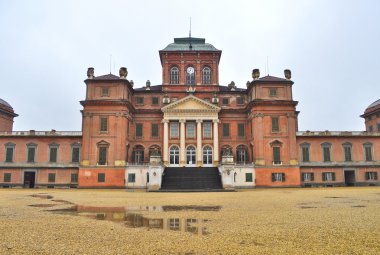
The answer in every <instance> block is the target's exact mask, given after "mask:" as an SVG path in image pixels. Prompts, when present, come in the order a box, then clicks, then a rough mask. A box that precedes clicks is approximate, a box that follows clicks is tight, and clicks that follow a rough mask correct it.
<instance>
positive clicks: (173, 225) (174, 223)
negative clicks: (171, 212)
mask: <svg viewBox="0 0 380 255" xmlns="http://www.w3.org/2000/svg"><path fill="white" fill-rule="evenodd" d="M169 229H170V230H175V231H178V230H180V224H179V218H173V219H169Z"/></svg>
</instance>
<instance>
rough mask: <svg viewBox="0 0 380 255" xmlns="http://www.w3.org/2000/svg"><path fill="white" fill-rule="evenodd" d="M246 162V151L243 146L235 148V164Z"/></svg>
mask: <svg viewBox="0 0 380 255" xmlns="http://www.w3.org/2000/svg"><path fill="white" fill-rule="evenodd" d="M247 161H248V150H247V147H246V146H244V145H239V146H238V147H237V148H236V163H238V164H245V163H247Z"/></svg>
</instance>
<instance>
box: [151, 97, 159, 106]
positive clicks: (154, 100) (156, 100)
mask: <svg viewBox="0 0 380 255" xmlns="http://www.w3.org/2000/svg"><path fill="white" fill-rule="evenodd" d="M158 102H159V100H158V97H152V105H158Z"/></svg>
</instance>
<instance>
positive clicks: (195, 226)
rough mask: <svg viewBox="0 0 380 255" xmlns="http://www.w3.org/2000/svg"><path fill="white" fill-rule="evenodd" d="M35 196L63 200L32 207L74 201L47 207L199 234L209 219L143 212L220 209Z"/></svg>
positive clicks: (132, 225) (128, 224) (133, 225)
mask: <svg viewBox="0 0 380 255" xmlns="http://www.w3.org/2000/svg"><path fill="white" fill-rule="evenodd" d="M31 196H32V197H38V198H42V199H51V201H53V202H56V203H60V204H33V205H29V206H32V207H54V206H58V205H62V204H67V205H72V206H70V207H67V208H62V209H49V210H46V211H48V212H51V213H58V214H66V215H72V216H81V217H86V218H91V219H95V220H107V221H113V222H119V223H122V224H124V225H125V226H126V227H130V228H146V229H147V230H149V229H162V230H171V231H183V232H190V233H193V234H197V235H207V234H209V232H208V231H207V227H206V224H207V223H208V222H210V220H209V219H197V218H180V217H172V218H168V217H163V218H156V217H145V216H144V215H143V212H181V211H182V212H183V211H202V212H207V211H210V212H217V211H220V210H221V209H222V207H221V206H201V205H164V206H119V207H117V206H116V207H106V206H84V205H75V204H73V203H71V202H70V201H67V200H60V199H53V196H51V195H49V194H47V193H39V194H33V195H31Z"/></svg>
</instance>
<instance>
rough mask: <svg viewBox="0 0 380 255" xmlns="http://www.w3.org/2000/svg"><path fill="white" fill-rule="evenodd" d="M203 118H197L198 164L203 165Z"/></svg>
mask: <svg viewBox="0 0 380 255" xmlns="http://www.w3.org/2000/svg"><path fill="white" fill-rule="evenodd" d="M202 162H203V160H202V120H197V166H198V167H201V166H202Z"/></svg>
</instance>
